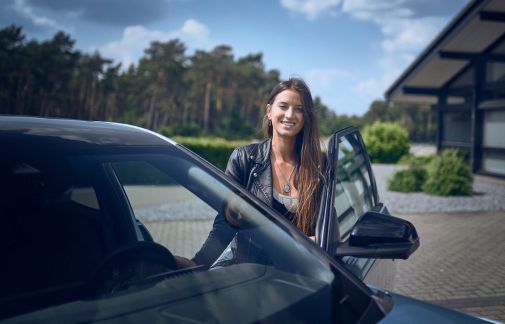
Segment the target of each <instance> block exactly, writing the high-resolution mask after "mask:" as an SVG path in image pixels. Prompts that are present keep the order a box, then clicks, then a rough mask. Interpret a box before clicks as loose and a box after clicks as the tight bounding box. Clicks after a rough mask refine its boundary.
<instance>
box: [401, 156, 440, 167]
mask: <svg viewBox="0 0 505 324" xmlns="http://www.w3.org/2000/svg"><path fill="white" fill-rule="evenodd" d="M434 157H435V155H429V156H415V155H412V154H408V155H404V156H402V157H401V158H400V160H399V161H398V164H405V165H409V166H414V167H423V168H424V167H426V166H427V165H428V164H429V163H430V162H431V160H433V158H434Z"/></svg>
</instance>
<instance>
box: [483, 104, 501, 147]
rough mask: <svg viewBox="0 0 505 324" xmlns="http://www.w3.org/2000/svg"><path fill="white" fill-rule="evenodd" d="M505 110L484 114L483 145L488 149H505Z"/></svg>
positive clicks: (490, 111) (489, 111)
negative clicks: (504, 132)
mask: <svg viewBox="0 0 505 324" xmlns="http://www.w3.org/2000/svg"><path fill="white" fill-rule="evenodd" d="M504 130H505V110H488V111H486V112H485V113H484V139H483V144H484V146H485V147H488V148H505V136H503V131H504Z"/></svg>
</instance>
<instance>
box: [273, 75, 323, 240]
mask: <svg viewBox="0 0 505 324" xmlns="http://www.w3.org/2000/svg"><path fill="white" fill-rule="evenodd" d="M284 90H294V91H296V92H297V93H298V94H299V95H300V97H301V99H302V105H303V119H304V124H303V128H302V130H301V131H300V133H298V135H297V136H296V144H295V151H296V152H295V155H296V158H297V160H298V161H297V162H298V166H297V168H296V171H295V178H294V185H295V187H296V189H297V190H298V192H299V196H298V208H297V210H296V218H295V224H296V226H297V227H298V228H299V229H301V230H302V231H303V232H304V233H305V234H306V235H313V234H312V228H313V225H314V223H315V220H316V216H317V211H318V208H319V202H320V199H319V198H320V192H321V180H322V171H321V163H322V158H321V147H320V145H321V144H320V142H319V122H318V120H317V116H316V113H315V110H314V102H313V101H312V95H311V93H310V90H309V87H308V86H307V84H306V83H305V82H304V81H303V80H301V79H299V78H290V79H289V80H286V81H282V82H280V83H279V84H277V85H276V86H275V87H274V88H273V89H272V92H271V93H270V96H269V97H268V104H270V105H272V104H273V102H274V101H275V97H276V96H277V95H278V94H279V93H281V92H282V91H284ZM263 132H264V134H265V136H267V137H269V138H272V135H273V129H272V125H269V123H268V117H267V115H265V117H264V118H263Z"/></svg>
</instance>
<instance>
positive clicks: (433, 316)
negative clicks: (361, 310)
mask: <svg viewBox="0 0 505 324" xmlns="http://www.w3.org/2000/svg"><path fill="white" fill-rule="evenodd" d="M370 288H371V289H372V290H373V291H374V292H382V293H385V294H387V295H389V296H391V297H392V298H393V308H392V309H391V311H390V312H389V313H388V314H387V315H386V316H385V317H384V318H383V319H382V320H381V321H380V323H498V322H494V321H491V320H489V319H484V318H478V317H473V316H470V315H467V314H463V313H460V312H458V311H455V310H451V309H448V308H444V307H441V306H437V305H434V304H430V303H428V302H423V301H420V300H417V299H414V298H410V297H407V296H403V295H399V294H396V293H393V292H389V291H386V290H383V289H380V288H377V287H370Z"/></svg>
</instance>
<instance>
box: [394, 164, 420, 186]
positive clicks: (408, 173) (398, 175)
mask: <svg viewBox="0 0 505 324" xmlns="http://www.w3.org/2000/svg"><path fill="white" fill-rule="evenodd" d="M425 180H426V170H425V169H424V168H423V167H420V166H410V167H409V168H408V169H405V170H400V171H397V172H395V173H394V174H393V177H392V178H391V179H390V180H389V187H388V188H389V190H391V191H400V192H419V191H421V190H422V186H423V183H424V181H425Z"/></svg>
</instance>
